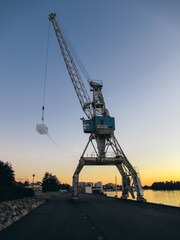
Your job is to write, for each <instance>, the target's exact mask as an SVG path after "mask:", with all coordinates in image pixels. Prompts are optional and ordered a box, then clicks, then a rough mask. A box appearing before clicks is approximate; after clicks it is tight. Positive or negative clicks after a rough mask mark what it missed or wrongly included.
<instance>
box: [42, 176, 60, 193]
mask: <svg viewBox="0 0 180 240" xmlns="http://www.w3.org/2000/svg"><path fill="white" fill-rule="evenodd" d="M59 187H60V182H59V180H58V179H57V177H56V176H55V175H54V176H53V175H52V174H51V173H48V172H46V173H45V174H44V177H43V181H42V191H43V192H55V191H59Z"/></svg>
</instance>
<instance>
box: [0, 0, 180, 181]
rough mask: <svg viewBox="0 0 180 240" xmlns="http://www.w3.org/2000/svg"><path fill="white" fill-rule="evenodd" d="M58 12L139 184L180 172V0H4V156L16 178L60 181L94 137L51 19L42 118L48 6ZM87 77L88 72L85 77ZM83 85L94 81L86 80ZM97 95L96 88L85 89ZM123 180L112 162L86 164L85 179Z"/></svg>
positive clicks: (0, 46) (0, 154) (0, 149)
mask: <svg viewBox="0 0 180 240" xmlns="http://www.w3.org/2000/svg"><path fill="white" fill-rule="evenodd" d="M51 12H56V13H57V16H58V18H59V19H60V20H61V22H62V24H63V26H64V28H65V30H66V33H67V34H68V37H69V39H70V40H71V42H72V43H73V46H74V47H75V49H76V51H77V53H78V55H79V56H80V58H81V60H82V62H83V63H84V65H85V67H86V68H87V70H88V72H89V74H90V75H91V77H92V79H94V80H102V81H103V85H104V86H103V95H104V98H105V102H106V107H107V108H108V109H109V112H110V115H111V116H113V117H115V123H116V130H115V135H116V138H117V139H118V141H119V143H120V145H121V147H122V149H123V151H124V152H125V154H126V155H127V157H128V159H129V161H130V162H131V163H132V165H133V166H135V167H137V168H138V170H139V172H140V177H141V182H142V185H145V184H147V185H151V184H152V183H153V182H154V181H166V180H167V181H170V180H173V181H180V14H179V12H180V1H177V0H159V1H157V0H150V1H144V0H111V1H110V0H98V1H97V0H91V1H88V0H51V1H47V0H39V1H35V0H26V1H23V0H16V1H13V0H6V1H5V0H1V3H0V29H1V33H0V62H1V64H0V83H1V84H0V113H1V114H0V116H1V118H0V160H2V161H4V162H6V161H9V162H11V163H12V166H13V169H14V170H15V174H16V178H17V179H26V178H27V179H28V180H29V181H32V175H33V174H35V175H36V177H35V180H40V181H41V180H42V177H43V175H44V173H45V172H46V171H47V172H51V173H52V174H54V175H56V176H57V177H58V179H59V180H60V181H61V182H63V183H65V182H66V183H69V184H71V182H72V175H73V173H74V171H75V168H76V166H77V164H78V161H79V158H80V155H81V154H82V151H83V149H84V147H85V145H86V143H87V141H88V137H89V135H88V134H84V133H83V129H82V122H81V121H80V118H81V117H85V115H84V113H83V111H82V109H81V107H80V104H79V101H78V98H77V96H76V93H75V91H74V88H73V86H72V82H71V80H70V77H69V75H68V72H67V69H66V67H65V63H64V60H63V57H62V54H61V52H60V49H59V46H58V42H57V39H56V36H55V33H54V30H53V27H52V24H51V25H50V37H49V51H48V68H47V90H46V99H45V123H46V125H47V126H48V128H49V134H50V136H51V137H52V138H53V140H54V141H55V142H56V143H57V145H58V146H59V148H57V147H56V146H55V145H54V144H53V143H52V141H51V140H50V139H49V138H48V136H41V135H40V134H38V133H37V132H36V129H35V128H36V124H37V123H41V107H42V98H43V82H44V78H45V61H46V48H47V36H48V25H49V20H48V15H49V14H50V13H51ZM84 81H85V80H84ZM85 85H86V87H87V90H88V91H89V86H88V85H87V83H86V81H85ZM89 94H90V95H91V94H92V93H91V92H89ZM115 173H116V174H117V179H118V184H121V176H120V175H119V174H118V171H117V170H116V168H115V167H108V166H106V167H85V168H84V169H83V170H82V172H81V174H80V181H91V182H97V181H102V182H103V183H104V184H105V183H108V182H114V179H115Z"/></svg>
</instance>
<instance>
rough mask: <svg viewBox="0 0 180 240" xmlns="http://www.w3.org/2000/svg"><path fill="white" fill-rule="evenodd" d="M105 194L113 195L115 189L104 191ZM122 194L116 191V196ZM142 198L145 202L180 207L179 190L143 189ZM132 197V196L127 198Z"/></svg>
mask: <svg viewBox="0 0 180 240" xmlns="http://www.w3.org/2000/svg"><path fill="white" fill-rule="evenodd" d="M105 193H106V195H107V196H109V197H114V196H115V195H116V192H115V191H112V192H105ZM121 195H122V192H121V191H118V192H117V196H118V198H120V197H121ZM144 198H145V199H146V200H147V202H151V203H160V204H165V205H170V206H176V207H180V191H179V190H176V191H157V190H150V189H148V190H144ZM129 199H132V198H129Z"/></svg>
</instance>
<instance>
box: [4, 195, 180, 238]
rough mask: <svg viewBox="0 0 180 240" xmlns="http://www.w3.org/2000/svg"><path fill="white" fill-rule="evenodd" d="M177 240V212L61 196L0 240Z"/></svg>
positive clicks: (106, 199) (179, 216)
mask: <svg viewBox="0 0 180 240" xmlns="http://www.w3.org/2000/svg"><path fill="white" fill-rule="evenodd" d="M13 239H16V240H61V239H63V240H66V239H67V240H69V239H73V240H76V239H77V240H81V239H82V240H86V239H88V240H94V239H97V240H102V239H103V240H105V239H108V240H116V239H117V240H131V239H133V240H136V239H137V240H141V239H142V240H156V239H157V240H171V239H173V240H176V239H177V240H179V239H180V208H178V207H169V206H164V205H158V204H150V203H141V202H136V201H131V200H121V199H116V198H109V197H104V196H95V195H87V194H82V195H80V196H79V199H78V200H72V199H71V194H69V193H61V194H59V195H58V196H57V197H56V198H54V199H52V200H50V201H48V202H45V203H44V204H42V205H41V206H39V207H38V208H36V209H35V210H33V211H32V212H30V213H29V214H28V215H26V216H25V217H23V218H21V219H20V220H19V221H17V222H15V223H14V224H12V225H11V226H10V227H8V228H7V229H5V230H3V231H1V232H0V240H13Z"/></svg>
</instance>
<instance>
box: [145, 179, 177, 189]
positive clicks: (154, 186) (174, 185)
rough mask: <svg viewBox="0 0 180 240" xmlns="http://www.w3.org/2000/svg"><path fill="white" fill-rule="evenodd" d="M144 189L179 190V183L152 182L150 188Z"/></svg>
mask: <svg viewBox="0 0 180 240" xmlns="http://www.w3.org/2000/svg"><path fill="white" fill-rule="evenodd" d="M144 189H152V190H180V182H179V181H177V182H175V181H170V182H168V181H166V182H154V183H153V184H152V185H151V186H147V185H145V186H144Z"/></svg>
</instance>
